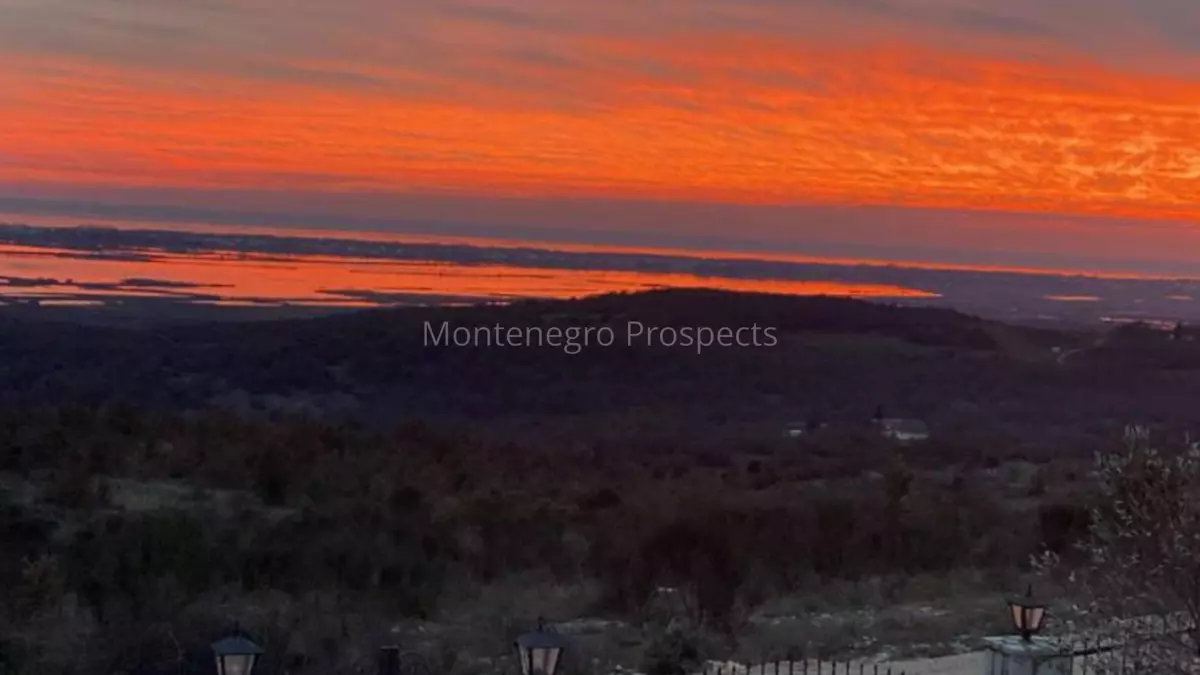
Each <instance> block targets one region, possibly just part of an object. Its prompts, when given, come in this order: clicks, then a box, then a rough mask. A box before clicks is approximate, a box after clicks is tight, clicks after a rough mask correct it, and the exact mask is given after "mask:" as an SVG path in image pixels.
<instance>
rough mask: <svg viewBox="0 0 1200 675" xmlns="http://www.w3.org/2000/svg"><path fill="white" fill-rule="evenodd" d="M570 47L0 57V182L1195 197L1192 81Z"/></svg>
mask: <svg viewBox="0 0 1200 675" xmlns="http://www.w3.org/2000/svg"><path fill="white" fill-rule="evenodd" d="M572 45H573V47H574V49H575V54H576V56H575V62H576V64H575V65H572V64H570V63H563V62H559V61H556V60H555V58H553V56H554V55H560V57H559V58H562V57H561V55H563V54H568V53H570V52H565V51H563V50H562V49H561V48H560V49H556V50H553V51H546V52H536V51H528V52H526V53H523V54H519V55H518V57H517V58H512V59H509V60H507V61H505V62H503V63H495V64H491V65H489V62H488V60H487V59H486V58H484V57H481V56H480V57H474V58H471V57H466V56H463V57H462V58H460V59H459V60H458V61H457V62H456V63H454V64H453V66H454V67H455V68H458V69H461V70H462V71H463V72H470V73H472V75H473V76H472V77H464V78H458V79H455V78H453V77H450V76H447V75H446V74H444V73H443V74H438V75H435V74H433V73H421V72H414V71H407V70H403V69H400V68H398V67H394V66H386V65H381V66H378V67H373V68H372V67H364V66H362V65H359V64H357V63H338V62H335V61H332V60H328V59H326V60H324V61H312V62H296V63H294V64H292V65H293V66H294V67H295V68H296V69H297V70H298V71H303V72H309V73H326V74H333V75H335V76H337V77H335V79H337V82H334V81H332V80H330V79H329V78H326V79H321V78H309V79H308V80H305V79H304V78H299V79H295V80H291V79H274V80H259V81H256V82H253V83H251V82H248V81H247V80H244V79H239V78H238V77H237V75H236V73H229V74H225V75H218V74H215V73H208V74H193V75H190V76H188V78H187V79H180V78H175V79H173V78H171V77H169V76H167V75H165V74H163V73H156V72H155V71H153V70H149V69H143V70H135V69H134V68H133V67H132V66H128V67H123V68H117V67H114V66H109V67H107V68H106V67H101V66H87V65H85V64H84V63H83V62H81V61H72V60H69V59H63V58H58V59H50V58H45V57H44V58H41V59H39V60H38V61H37V62H36V63H33V62H32V61H31V62H30V63H27V64H21V63H18V64H17V67H16V68H9V69H6V71H5V72H3V73H0V91H5V92H7V95H6V98H3V99H0V115H3V119H4V122H5V123H4V124H3V125H0V148H2V149H3V150H2V152H3V156H0V159H2V160H3V163H2V164H0V183H3V182H11V183H29V182H36V183H63V184H69V183H88V184H100V185H112V186H171V187H243V188H246V187H248V188H263V189H293V190H298V191H303V190H378V191H391V192H461V193H469V194H488V195H539V196H566V195H588V196H619V197H653V198H663V199H674V200H689V201H692V200H696V201H724V202H732V203H749V204H776V203H779V204H782V203H829V204H891V205H907V206H929V207H944V208H966V209H1000V210H1016V211H1036V212H1051V213H1074V214H1106V215H1122V216H1131V217H1138V218H1177V217H1181V216H1188V215H1191V213H1193V212H1194V208H1195V205H1196V204H1197V203H1200V181H1198V180H1197V179H1200V149H1197V148H1196V146H1195V144H1194V139H1195V138H1197V137H1200V109H1198V108H1196V107H1195V101H1197V100H1200V82H1195V81H1190V80H1186V79H1178V78H1168V77H1164V76H1151V75H1145V74H1131V73H1123V72H1120V71H1116V70H1112V69H1106V68H1102V67H1100V66H1097V65H1091V64H1088V63H1084V62H1078V61H1074V62H1072V61H1066V60H1061V59H1060V60H1056V61H1055V63H1057V64H1058V65H1035V64H1032V63H1024V62H1019V61H1015V60H999V59H998V58H996V57H989V58H985V57H983V56H980V55H971V54H966V53H950V52H939V51H932V50H928V49H918V48H915V47H912V46H904V45H895V46H888V47H880V46H876V47H873V48H861V49H834V48H829V47H821V48H818V47H796V46H792V45H788V44H783V43H773V42H770V41H767V40H765V39H762V38H759V39H737V38H732V37H728V36H722V35H720V34H714V35H711V36H709V37H706V38H705V39H703V40H700V39H698V38H694V39H682V38H677V39H674V40H670V41H667V40H658V41H648V40H647V41H634V40H621V41H612V40H607V41H606V40H603V39H600V38H584V37H580V38H578V39H576V40H574V41H573V42H572ZM560 47H561V46H560ZM12 58H14V59H16V60H18V61H19V60H20V58H21V57H20V56H13V57H12ZM580 64H582V65H580ZM22 65H27V66H29V68H33V67H35V66H36V67H37V68H38V69H39V74H38V75H37V76H30V75H29V74H28V73H29V72H31V71H30V70H25V71H24V73H23V69H22ZM489 67H495V77H493V78H488V77H487V76H486V73H487V72H488V68H489ZM481 74H483V75H482V76H481Z"/></svg>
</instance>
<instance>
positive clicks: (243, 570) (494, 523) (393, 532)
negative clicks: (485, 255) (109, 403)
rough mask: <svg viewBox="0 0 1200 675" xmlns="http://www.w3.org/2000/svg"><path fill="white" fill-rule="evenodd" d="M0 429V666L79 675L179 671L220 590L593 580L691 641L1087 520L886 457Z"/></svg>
mask: <svg viewBox="0 0 1200 675" xmlns="http://www.w3.org/2000/svg"><path fill="white" fill-rule="evenodd" d="M0 429H3V433H2V434H0V438H2V439H3V441H2V445H0V470H3V472H4V475H8V476H11V477H12V480H10V481H9V488H8V490H7V491H6V492H5V493H4V505H3V511H2V514H0V518H2V521H0V527H2V528H3V533H2V535H0V536H2V537H3V540H4V541H5V542H6V545H5V547H4V552H3V555H0V589H3V593H4V607H5V617H4V618H5V620H6V625H7V626H8V630H9V631H10V634H12V635H21V636H22V638H23V639H22V640H20V641H17V640H10V641H9V642H8V647H6V651H5V653H6V655H7V656H6V658H8V659H10V660H14V659H16V660H22V659H23V660H26V661H27V662H30V663H39V664H41V665H39V666H38V669H37V672H45V673H51V672H68V671H66V670H62V671H56V670H54V669H53V667H54V666H55V663H56V659H63V658H68V657H69V659H78V658H82V656H83V655H86V656H87V659H88V661H87V662H88V663H90V664H92V667H93V668H95V670H90V671H89V670H84V671H71V672H105V673H108V672H114V669H119V668H129V667H131V666H132V665H134V664H135V663H140V662H143V661H145V660H147V659H150V660H151V661H153V659H151V658H150V657H157V658H160V659H161V658H167V657H169V656H170V655H171V653H173V652H170V650H167V651H168V653H167V654H166V655H164V654H163V653H162V650H164V649H166V647H165V646H164V645H163V644H159V643H158V642H155V639H159V638H161V635H159V634H158V633H156V632H155V630H154V626H156V625H161V624H162V623H163V622H164V621H166V622H173V623H172V625H174V624H175V623H178V622H179V621H181V620H182V619H181V617H188V616H191V615H192V614H193V613H195V612H197V611H199V610H198V609H197V607H200V608H205V607H206V608H207V611H208V613H207V614H201V617H202V618H200V619H196V621H197V622H198V623H197V624H196V627H195V628H194V630H197V631H200V630H202V629H203V630H213V629H215V628H216V627H217V626H218V624H219V620H221V619H225V618H227V617H225V616H223V615H222V614H221V612H220V609H219V608H220V605H221V602H220V601H219V600H217V598H220V597H223V596H224V597H228V596H229V594H232V595H233V596H234V597H237V596H239V595H252V594H256V593H264V592H274V593H281V594H283V595H284V596H285V597H290V598H301V597H304V596H305V594H309V593H313V592H317V591H328V592H330V593H332V594H333V595H334V596H336V597H342V598H345V599H346V602H358V603H365V604H364V605H363V606H369V607H372V608H374V610H375V611H377V612H379V615H380V616H390V617H401V616H416V617H426V616H430V615H431V613H433V612H435V611H436V610H437V606H438V602H439V597H440V595H441V593H442V591H443V590H444V589H446V588H447V586H448V585H455V584H462V583H468V582H473V583H483V584H486V583H489V582H492V581H495V580H499V579H503V578H505V577H506V576H510V575H513V574H517V573H522V572H540V573H543V574H548V575H552V576H553V577H554V578H556V579H559V580H560V581H562V582H581V581H584V580H594V581H595V582H596V583H598V584H599V585H600V587H601V588H602V589H603V593H602V595H601V596H600V598H599V604H598V606H597V607H596V608H595V610H596V611H597V612H607V613H612V614H615V615H618V616H636V615H638V613H639V612H640V611H641V610H642V609H643V608H644V607H645V606H646V603H647V602H648V601H649V600H650V599H651V598H652V597H653V595H654V590H655V589H656V588H658V587H660V586H669V587H675V588H680V589H683V590H684V592H685V593H686V594H687V597H688V598H689V599H688V601H687V603H686V607H688V611H689V612H691V613H692V616H691V617H690V618H691V619H693V620H694V621H695V622H696V623H697V624H700V623H703V624H704V625H708V626H710V627H715V628H717V629H721V630H733V628H734V624H735V623H736V621H737V620H738V616H739V611H740V610H741V609H742V608H745V607H748V606H754V605H755V604H756V603H759V602H762V601H763V600H765V599H766V598H768V597H771V596H772V595H776V594H779V593H783V592H786V591H788V590H789V589H796V588H799V587H802V586H804V585H806V584H811V583H815V582H820V581H821V580H831V579H852V578H864V577H867V576H871V575H879V574H885V573H886V574H892V573H918V572H922V571H935V572H946V571H949V570H952V569H956V568H964V567H969V568H977V569H978V568H991V569H995V570H998V571H1003V570H1010V569H1014V568H1017V567H1020V564H1021V561H1022V560H1024V559H1025V558H1027V557H1028V556H1029V555H1030V554H1032V553H1034V552H1036V550H1037V547H1038V545H1039V543H1040V542H1042V541H1050V542H1052V543H1054V544H1055V546H1056V547H1058V548H1061V547H1062V545H1063V543H1064V542H1066V541H1067V540H1069V539H1070V538H1071V537H1072V536H1073V533H1075V532H1077V531H1078V528H1079V527H1080V526H1081V524H1082V521H1081V520H1080V519H1081V517H1082V515H1081V514H1082V513H1083V511H1082V510H1081V509H1080V508H1077V507H1075V506H1070V505H1067V504H1065V503H1061V500H1060V502H1056V501H1055V500H1053V499H1051V500H1041V501H1035V502H1033V503H1032V504H1031V505H1026V506H1025V507H1022V509H1029V508H1032V509H1033V510H1034V511H1033V517H1031V514H1030V513H1029V512H1028V511H1022V510H1019V509H1018V510H1014V507H1013V506H1012V504H1010V503H1006V502H1005V501H1004V500H1002V499H1001V498H1002V497H1003V495H1002V494H1001V493H998V492H995V491H994V490H993V489H992V488H990V487H987V485H985V484H981V483H980V481H981V480H984V479H983V478H981V477H982V476H985V475H986V473H985V472H979V471H971V470H968V469H965V468H964V469H961V470H957V471H952V472H950V473H948V474H946V475H945V476H943V477H938V476H937V475H935V474H925V473H922V472H917V471H914V470H913V469H912V468H911V467H910V466H909V465H908V464H907V463H906V462H905V461H904V460H903V458H902V456H901V455H900V454H896V453H894V452H887V453H885V454H882V455H881V457H882V458H883V461H882V462H881V467H880V468H881V472H880V473H879V475H878V476H875V477H871V476H861V477H858V478H855V479H851V480H846V481H841V482H815V483H814V482H812V481H811V480H809V479H808V477H807V476H806V475H805V474H806V473H807V472H806V470H805V469H804V467H803V465H804V464H805V462H806V459H805V457H806V456H807V454H808V453H809V452H817V451H820V450H821V445H820V444H819V443H815V442H814V444H813V445H811V446H808V447H804V448H802V449H797V448H793V449H792V450H795V452H780V453H778V454H760V455H755V456H753V457H748V456H728V457H724V458H712V457H709V458H705V457H694V456H691V455H689V454H688V453H687V451H686V449H680V450H679V451H678V452H675V453H671V454H670V455H663V454H660V455H637V454H622V453H582V454H580V453H563V452H559V451H558V449H556V448H535V447H516V446H513V445H509V444H505V445H499V446H497V445H491V444H488V443H483V442H480V441H477V440H474V439H472V438H470V437H467V436H465V435H446V434H445V433H440V432H435V431H434V430H432V429H430V428H428V427H424V426H421V425H406V426H402V427H399V428H396V429H394V430H392V431H391V432H388V433H378V432H368V431H364V430H362V429H354V428H350V427H346V426H337V425H330V424H328V423H324V422H320V421H314V420H306V419H292V420H280V421H249V420H242V419H239V418H237V417H234V416H231V415H228V414H222V413H209V414H200V415H178V414H166V413H161V414H150V413H145V412H141V411H138V410H135V409H131V408H120V407H110V408H38V409H24V410H16V409H10V410H7V411H4V414H3V416H2V417H0ZM863 443H864V446H863V450H864V452H868V453H869V452H874V451H883V448H876V449H875V450H870V449H869V448H868V447H867V445H868V443H867V441H866V440H865V439H863ZM826 449H827V448H826ZM846 450H847V451H849V450H850V448H846ZM1046 481H1047V477H1046V475H1039V476H1037V477H1034V478H1033V479H1032V482H1030V483H1029V485H1028V486H1022V487H1020V490H1022V491H1023V493H1024V494H1027V495H1041V494H1042V493H1043V492H1044V491H1045V489H1046V485H1045V482H1046ZM1039 482H1040V483H1041V484H1040V486H1039V485H1038V483H1039ZM172 484H177V485H182V486H185V487H186V489H181V490H178V491H171V490H170V489H168V488H169V487H170V486H171V485H172ZM156 490H157V492H156ZM222 495H223V497H222ZM68 598H69V599H70V603H68V604H71V606H72V607H74V609H73V610H71V611H72V612H74V614H73V616H75V617H76V620H77V621H82V619H80V618H79V617H80V616H87V617H89V619H88V621H97V622H99V624H97V625H95V626H93V627H92V628H90V629H88V630H83V629H79V630H80V634H78V635H74V636H72V637H73V638H74V639H76V640H78V641H79V643H78V644H76V645H75V648H73V649H72V651H70V652H69V653H67V654H62V653H55V652H54V651H53V647H54V646H55V645H61V640H63V639H65V638H64V636H62V635H61V634H58V632H61V631H63V630H67V629H66V628H64V627H63V625H62V624H63V623H66V624H67V625H72V624H71V623H70V622H65V621H64V620H63V619H62V613H63V612H64V611H66V610H64V603H67V602H68V601H67V599H68ZM72 603H73V604H72ZM47 613H49V616H52V617H53V616H57V617H59V619H58V621H59V622H60V623H54V622H53V620H52V619H50V618H47ZM48 621H49V622H51V623H50V625H51V626H52V628H44V630H46V631H48V632H46V633H43V632H38V631H39V630H41V629H38V626H39V625H41V626H43V627H44V626H45V625H46V623H45V622H48ZM264 621H265V620H264ZM39 622H41V623H39ZM267 623H269V622H267ZM89 625H90V624H89ZM192 637H193V638H194V637H195V635H193V636H192ZM151 638H154V639H151ZM147 640H149V643H147ZM155 649H158V650H159V652H158V653H155V652H154V650H155ZM309 656H311V654H310V655H309ZM59 665H60V666H61V665H62V664H59Z"/></svg>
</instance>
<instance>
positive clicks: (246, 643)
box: [212, 634, 263, 656]
mask: <svg viewBox="0 0 1200 675" xmlns="http://www.w3.org/2000/svg"><path fill="white" fill-rule="evenodd" d="M212 649H213V652H215V653H216V654H217V655H218V656H234V655H238V654H262V653H263V648H262V647H260V646H259V645H258V644H256V643H254V642H252V641H251V640H250V639H249V638H247V637H245V636H244V635H240V634H238V635H230V636H228V637H223V638H221V639H220V640H217V641H216V642H214V643H213V645H212Z"/></svg>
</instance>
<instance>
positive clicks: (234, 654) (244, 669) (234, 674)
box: [212, 630, 263, 675]
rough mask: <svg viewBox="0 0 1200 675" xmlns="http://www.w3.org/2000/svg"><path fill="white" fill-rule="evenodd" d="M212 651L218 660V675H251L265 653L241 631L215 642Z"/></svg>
mask: <svg viewBox="0 0 1200 675" xmlns="http://www.w3.org/2000/svg"><path fill="white" fill-rule="evenodd" d="M212 650H213V656H215V657H216V659H217V675H250V673H251V672H253V671H254V664H255V663H256V662H257V661H258V657H259V656H261V655H262V653H263V648H262V647H259V646H258V645H257V644H255V643H253V642H251V641H250V640H249V639H248V638H246V636H245V635H243V634H242V632H241V631H239V630H235V631H234V632H233V633H232V634H230V635H229V636H228V637H224V638H221V639H220V640H217V641H216V642H214V643H213V646H212Z"/></svg>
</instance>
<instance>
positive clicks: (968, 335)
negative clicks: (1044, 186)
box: [0, 290, 1200, 447]
mask: <svg viewBox="0 0 1200 675" xmlns="http://www.w3.org/2000/svg"><path fill="white" fill-rule="evenodd" d="M443 321H445V322H449V325H451V326H469V327H474V326H494V325H497V324H498V325H501V326H504V327H530V326H537V327H541V328H546V329H548V328H550V327H558V328H566V327H570V326H576V327H589V326H590V327H593V328H595V327H600V326H610V327H614V329H615V330H616V331H617V333H618V337H617V338H616V340H615V343H614V344H613V345H612V346H610V347H602V346H596V345H593V346H591V347H587V348H583V349H582V350H581V351H580V353H577V354H570V353H567V352H566V351H564V350H563V349H562V348H561V347H560V348H555V347H551V346H541V347H511V346H509V347H502V346H492V347H454V346H442V347H435V346H426V345H424V344H423V341H424V340H425V325H426V323H427V322H428V323H429V324H430V325H431V326H438V325H440V324H441V322H443ZM633 321H637V322H642V323H643V324H645V325H647V326H671V327H685V326H692V327H695V326H710V327H721V326H727V327H740V326H750V325H759V326H769V327H774V328H775V335H776V336H777V340H778V342H777V344H776V345H775V346H773V347H759V348H754V347H747V348H741V347H736V346H734V347H725V348H721V347H710V348H708V349H705V350H703V351H702V352H700V353H697V352H696V350H695V349H689V348H684V347H679V346H676V347H664V346H662V345H660V344H657V343H656V344H652V345H650V344H646V343H644V342H639V343H638V344H636V345H633V346H629V345H628V344H627V341H626V338H625V336H624V334H623V333H622V331H624V328H625V326H627V325H628V324H629V322H633ZM1094 339H1095V336H1094V335H1088V334H1083V333H1069V332H1053V331H1046V330H1035V329H1029V328H1021V327H1016V326H1008V325H1004V324H999V323H996V322H991V321H985V320H982V319H979V318H975V317H971V316H968V315H964V314H961V313H958V312H955V311H951V310H946V309H939V308H927V307H900V306H889V305H885V304H877V303H870V302H864V301H857V300H847V299H837V298H827V297H792V296H772V295H750V294H737V293H728V292H717V291H680V290H671V291H659V292H651V293H643V294H633V295H608V296H601V297H594V298H590V299H584V300H575V301H522V302H516V303H513V304H511V305H504V306H472V307H431V308H404V309H388V310H371V311H363V312H356V313H347V314H342V315H335V316H327V317H321V318H312V319H291V320H279V321H263V322H244V323H243V322H238V323H214V324H203V325H188V326H174V327H165V328H153V329H150V328H146V329H132V328H108V327H98V326H85V325H76V324H67V323H62V322H44V321H37V320H30V319H28V318H13V317H9V318H7V319H5V320H4V321H3V322H0V364H2V366H0V386H3V388H4V390H5V391H6V392H7V393H6V395H7V396H8V397H9V398H10V399H11V400H20V401H22V402H30V401H32V402H37V401H61V400H73V401H81V402H100V401H112V400H117V401H127V402H132V403H139V404H140V403H150V404H153V405H157V406H163V407H168V408H196V407H206V406H210V405H218V406H222V407H227V408H232V409H236V410H240V411H243V412H249V411H256V410H257V411H268V410H276V411H287V410H291V411H298V412H308V413H311V414H320V415H325V416H334V417H349V418H355V419H360V420H366V421H372V422H375V423H385V424H390V423H394V422H398V421H405V420H415V419H421V420H427V421H428V420H434V421H436V420H443V421H450V422H462V421H464V420H468V421H470V423H472V424H475V425H480V426H482V427H487V426H491V427H492V428H494V429H497V430H499V429H508V430H512V431H513V433H520V434H524V433H529V432H530V430H535V431H536V433H538V434H542V435H546V434H551V435H556V436H557V437H559V438H584V439H587V440H588V442H593V441H594V442H596V443H602V442H604V441H606V440H613V441H614V442H615V441H618V440H620V439H622V438H628V437H632V436H637V437H638V438H640V439H643V440H644V439H645V438H647V437H651V436H669V437H676V438H678V437H689V438H694V439H696V440H697V441H698V442H699V441H704V442H714V443H716V442H723V441H725V440H728V439H730V438H740V439H747V438H762V439H773V438H775V437H776V436H777V435H778V433H779V431H780V428H781V425H782V424H785V423H786V422H788V421H792V420H796V419H807V418H812V417H818V418H821V419H823V420H826V421H828V422H830V423H831V425H832V426H834V427H836V428H843V429H847V430H854V429H861V427H862V426H863V424H864V423H865V422H866V420H868V419H869V417H870V416H871V415H872V414H873V412H874V411H875V410H876V409H877V407H879V406H882V407H883V408H884V410H886V411H887V412H888V414H894V415H900V416H915V417H922V418H924V419H926V420H927V421H928V422H929V423H930V425H931V426H932V427H934V429H935V430H936V431H938V432H939V434H938V435H939V436H940V437H943V438H946V437H949V436H954V435H956V434H957V435H958V436H963V437H988V438H992V439H995V438H1004V439H1009V440H1011V441H1013V442H1019V444H1023V445H1029V446H1038V447H1050V446H1063V445H1064V444H1065V445H1067V446H1073V445H1075V444H1076V443H1078V444H1079V445H1080V446H1086V445H1087V444H1088V442H1090V440H1091V439H1094V438H1098V437H1111V432H1112V430H1113V429H1114V428H1119V427H1120V426H1121V425H1123V424H1125V423H1126V422H1128V421H1130V420H1139V421H1145V422H1149V423H1156V424H1160V425H1162V426H1164V427H1166V428H1170V429H1175V430H1179V429H1183V428H1186V426H1187V425H1189V424H1190V423H1191V421H1192V418H1191V412H1190V410H1189V409H1188V406H1187V405H1186V401H1188V400H1192V397H1194V396H1196V395H1200V382H1195V381H1193V380H1192V378H1187V377H1182V376H1180V374H1179V373H1178V372H1175V371H1170V370H1163V371H1162V372H1157V371H1149V372H1148V371H1147V370H1146V369H1144V368H1122V367H1120V364H1119V363H1117V360H1115V359H1111V358H1109V359H1105V360H1104V362H1103V364H1097V363H1095V361H1094V359H1089V358H1079V359H1072V362H1071V363H1070V364H1069V365H1068V366H1066V367H1064V365H1063V364H1060V363H1058V361H1057V359H1055V358H1054V354H1053V352H1052V351H1051V348H1052V347H1060V348H1063V349H1066V348H1072V347H1074V346H1084V345H1087V344H1090V343H1091V342H1092V341H1093V340H1094ZM1137 363H1138V364H1141V361H1137ZM1114 364H1116V365H1114ZM1064 402H1067V403H1066V404H1064Z"/></svg>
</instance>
